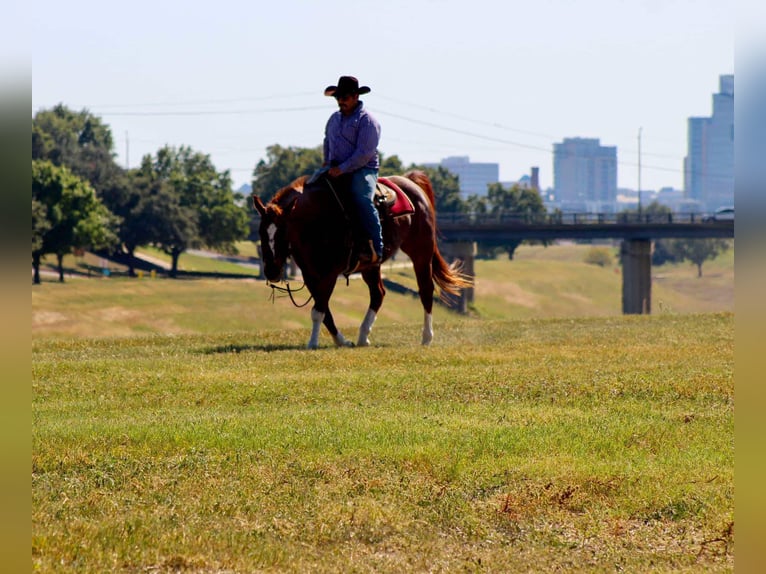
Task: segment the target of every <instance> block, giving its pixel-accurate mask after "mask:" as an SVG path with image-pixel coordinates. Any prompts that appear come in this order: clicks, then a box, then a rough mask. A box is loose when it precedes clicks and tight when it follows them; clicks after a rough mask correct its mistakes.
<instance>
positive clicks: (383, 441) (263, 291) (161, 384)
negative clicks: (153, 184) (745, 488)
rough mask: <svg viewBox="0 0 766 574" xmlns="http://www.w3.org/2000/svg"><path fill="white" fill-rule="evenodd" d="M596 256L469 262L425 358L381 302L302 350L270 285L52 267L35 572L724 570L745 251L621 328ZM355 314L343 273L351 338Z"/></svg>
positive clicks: (35, 474) (401, 308) (407, 281)
mask: <svg viewBox="0 0 766 574" xmlns="http://www.w3.org/2000/svg"><path fill="white" fill-rule="evenodd" d="M587 249H588V247H587V246H577V245H561V246H555V247H549V248H547V249H544V248H542V247H526V246H524V247H521V248H519V250H518V252H517V254H516V257H515V260H514V261H507V260H503V259H498V260H496V261H486V262H484V261H480V262H477V276H478V279H477V285H476V300H475V302H474V304H473V307H472V309H471V313H470V315H469V316H459V315H457V314H455V313H452V312H451V311H449V310H447V309H445V308H444V307H441V306H439V307H437V308H436V309H435V315H434V330H435V339H434V343H433V345H432V346H431V347H430V348H423V347H421V346H420V345H419V340H420V328H421V324H422V309H421V307H420V303H419V301H418V300H417V298H416V297H413V296H410V295H401V294H397V293H394V292H389V294H388V295H387V297H386V301H385V303H384V306H383V309H382V310H381V313H380V315H379V317H378V320H377V321H376V323H375V327H374V329H373V332H372V336H371V339H372V342H373V346H372V347H370V348H365V349H335V348H334V347H333V346H332V345H331V342H330V339H329V337H328V336H327V335H326V333H324V332H323V334H322V336H321V337H320V345H321V348H320V349H319V350H318V351H313V352H310V351H306V350H305V349H304V346H305V344H306V342H307V340H308V335H309V331H308V329H309V326H310V317H309V311H308V308H303V309H297V308H295V307H293V305H292V304H291V303H289V301H288V300H287V299H284V298H278V299H277V300H276V301H274V302H271V301H270V300H269V295H270V292H271V291H270V289H269V288H268V287H267V286H266V284H265V283H264V282H263V281H258V280H255V279H240V280H233V279H217V280H214V279H183V280H170V279H165V278H159V277H158V278H156V279H151V278H149V277H144V278H143V279H129V278H127V277H121V276H119V274H115V275H113V276H112V277H110V278H109V279H88V278H71V279H69V278H68V279H67V282H66V283H64V284H59V283H57V282H55V281H52V280H51V279H50V278H49V277H45V280H44V282H43V284H42V285H39V286H33V288H32V420H33V424H32V569H33V571H36V572H78V573H79V572H85V573H91V572H92V573H96V572H99V573H100V572H193V573H203V572H205V573H207V572H252V571H279V572H283V571H284V572H413V571H414V572H461V571H469V572H474V571H477V572H478V571H481V572H561V571H590V572H614V571H618V570H619V571H625V572H669V571H673V572H700V571H704V572H731V571H732V570H733V562H734V537H733V523H734V517H733V515H734V502H733V497H734V447H733V440H734V432H733V425H734V423H733V410H734V404H733V401H734V374H733V370H734V315H733V313H732V311H733V275H734V267H733V257H731V253H729V254H724V255H723V256H721V257H719V258H718V259H717V260H716V261H713V262H709V263H707V264H706V266H705V268H704V271H705V274H704V275H703V277H702V278H701V279H698V278H697V277H696V269H695V268H694V267H693V266H690V265H682V266H675V267H667V266H663V267H659V268H655V269H654V270H653V275H654V282H653V283H654V284H653V297H654V299H653V300H654V302H655V304H654V306H653V314H652V315H651V316H630V317H626V316H622V315H621V314H620V309H619V305H620V276H619V274H618V273H615V270H614V268H607V267H605V268H601V267H597V266H593V265H588V264H586V263H584V262H583V261H584V255H585V253H586V251H587ZM182 260H183V258H182ZM384 272H385V275H386V276H387V277H388V278H389V279H390V280H393V281H396V282H397V283H401V284H404V285H411V286H413V285H414V280H413V278H412V273H411V271H409V270H405V269H403V268H399V267H394V266H386V267H385V268H384ZM659 275H662V277H659ZM299 284H300V282H296V285H295V286H299ZM296 298H297V299H298V300H299V301H302V300H304V299H303V297H302V296H300V294H299V295H298V296H296ZM366 300H367V295H366V288H365V286H364V285H363V284H362V282H361V281H359V280H356V279H352V280H351V282H350V285H349V286H348V287H347V286H346V285H345V281H340V282H339V284H338V286H337V288H336V294H335V296H334V298H333V308H334V311H335V314H336V318H337V322H338V324H339V325H340V327H341V329H343V331H344V332H345V334H346V335H347V337H349V338H351V339H355V338H356V329H357V328H358V325H359V322H360V321H361V320H362V317H363V316H364V312H365V310H366ZM658 300H659V301H666V302H667V303H665V304H664V306H661V305H659V304H658V303H657V302H658Z"/></svg>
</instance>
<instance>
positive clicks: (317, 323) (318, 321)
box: [307, 309, 324, 349]
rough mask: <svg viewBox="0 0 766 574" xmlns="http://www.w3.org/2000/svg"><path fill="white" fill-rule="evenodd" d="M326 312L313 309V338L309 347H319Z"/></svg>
mask: <svg viewBox="0 0 766 574" xmlns="http://www.w3.org/2000/svg"><path fill="white" fill-rule="evenodd" d="M323 319H324V313H321V312H319V311H317V310H316V309H311V338H310V339H309V344H308V345H307V346H308V348H309V349H317V348H319V330H320V329H321V328H322V320H323Z"/></svg>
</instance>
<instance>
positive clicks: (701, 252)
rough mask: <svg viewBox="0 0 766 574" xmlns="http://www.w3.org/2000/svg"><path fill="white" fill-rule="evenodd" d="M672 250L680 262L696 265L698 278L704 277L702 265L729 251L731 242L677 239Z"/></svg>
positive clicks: (723, 240)
mask: <svg viewBox="0 0 766 574" xmlns="http://www.w3.org/2000/svg"><path fill="white" fill-rule="evenodd" d="M671 249H672V251H673V253H674V254H675V256H676V258H677V260H678V261H690V262H692V263H694V264H695V265H696V266H697V277H702V264H703V263H704V262H705V261H707V260H708V259H715V258H716V257H718V255H720V254H721V253H723V252H725V251H726V250H728V249H729V242H728V241H727V240H725V239H675V240H673V242H672V247H671Z"/></svg>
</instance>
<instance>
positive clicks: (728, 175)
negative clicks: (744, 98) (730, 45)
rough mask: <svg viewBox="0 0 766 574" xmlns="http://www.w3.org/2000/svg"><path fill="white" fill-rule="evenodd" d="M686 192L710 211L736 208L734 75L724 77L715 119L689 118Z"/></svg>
mask: <svg viewBox="0 0 766 574" xmlns="http://www.w3.org/2000/svg"><path fill="white" fill-rule="evenodd" d="M684 188H685V192H686V198H687V199H691V200H694V201H696V202H699V204H700V205H702V207H703V208H704V209H707V210H709V211H713V210H715V209H717V208H718V207H721V206H723V205H734V75H722V76H720V78H719V92H718V93H717V94H713V115H712V116H711V117H709V118H708V117H692V118H689V131H688V152H687V156H686V158H685V159H684Z"/></svg>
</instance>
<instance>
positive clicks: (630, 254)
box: [620, 239, 652, 315]
mask: <svg viewBox="0 0 766 574" xmlns="http://www.w3.org/2000/svg"><path fill="white" fill-rule="evenodd" d="M620 260H621V261H622V312H623V314H625V315H648V314H650V313H651V312H652V242H651V240H650V239H626V240H624V241H623V242H622V244H621V246H620Z"/></svg>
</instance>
